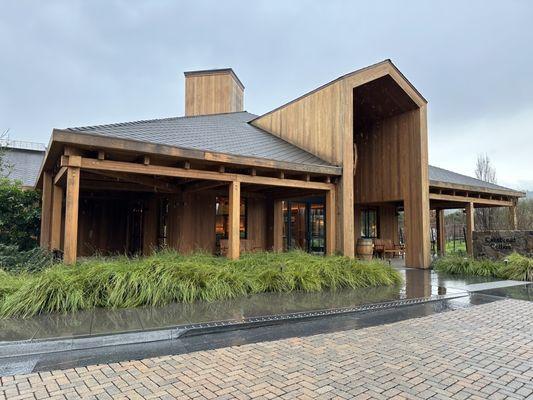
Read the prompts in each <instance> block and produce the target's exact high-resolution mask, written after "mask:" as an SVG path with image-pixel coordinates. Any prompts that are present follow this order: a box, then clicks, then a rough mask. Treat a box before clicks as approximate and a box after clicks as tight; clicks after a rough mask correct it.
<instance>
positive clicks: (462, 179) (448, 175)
mask: <svg viewBox="0 0 533 400" xmlns="http://www.w3.org/2000/svg"><path fill="white" fill-rule="evenodd" d="M429 180H430V181H437V182H444V183H451V184H456V185H465V186H472V187H474V188H476V187H477V188H483V189H494V190H507V191H513V192H516V190H514V189H509V188H506V187H503V186H500V185H496V184H494V183H490V182H485V181H482V180H480V179H476V178H472V177H471V176H467V175H462V174H458V173H457V172H453V171H449V170H447V169H444V168H439V167H434V166H433V165H430V166H429Z"/></svg>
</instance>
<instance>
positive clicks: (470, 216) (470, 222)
mask: <svg viewBox="0 0 533 400" xmlns="http://www.w3.org/2000/svg"><path fill="white" fill-rule="evenodd" d="M473 232H474V203H467V204H466V252H467V254H468V255H469V256H473V255H474V248H473V245H474V242H473V234H472V233H473Z"/></svg>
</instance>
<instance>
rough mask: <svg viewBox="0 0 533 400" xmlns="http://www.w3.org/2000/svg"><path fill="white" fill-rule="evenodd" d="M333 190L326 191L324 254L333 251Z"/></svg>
mask: <svg viewBox="0 0 533 400" xmlns="http://www.w3.org/2000/svg"><path fill="white" fill-rule="evenodd" d="M335 232H336V227H335V190H334V189H331V190H329V191H328V192H327V193H326V254H327V255H328V256H331V255H333V254H334V253H335Z"/></svg>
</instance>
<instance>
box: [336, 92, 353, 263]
mask: <svg viewBox="0 0 533 400" xmlns="http://www.w3.org/2000/svg"><path fill="white" fill-rule="evenodd" d="M343 96H344V98H342V99H341V102H342V103H343V104H344V107H346V109H347V110H350V111H348V112H346V113H345V116H344V121H343V122H344V123H343V125H342V126H341V129H342V133H341V134H342V178H341V181H340V185H339V189H340V190H339V192H338V199H337V202H338V207H339V225H341V229H340V233H341V234H340V235H339V236H340V237H339V240H340V248H341V251H342V254H343V255H344V256H346V257H350V258H354V257H355V230H354V221H355V218H354V172H355V169H356V163H357V155H355V154H354V151H356V150H357V149H356V148H355V146H354V140H353V130H354V118H355V115H354V114H355V110H354V107H353V97H354V96H353V85H352V84H351V83H346V82H345V88H344V90H343Z"/></svg>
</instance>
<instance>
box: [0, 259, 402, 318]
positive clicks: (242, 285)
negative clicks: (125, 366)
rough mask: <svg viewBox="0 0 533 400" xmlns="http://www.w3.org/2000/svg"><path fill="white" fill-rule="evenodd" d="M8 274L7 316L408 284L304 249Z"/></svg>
mask: <svg viewBox="0 0 533 400" xmlns="http://www.w3.org/2000/svg"><path fill="white" fill-rule="evenodd" d="M4 274H5V275H6V276H9V279H12V280H13V282H14V283H13V284H12V285H13V286H10V284H6V285H5V286H6V287H7V289H4V290H3V289H2V286H0V296H2V294H1V293H4V295H3V297H0V315H1V316H3V317H12V316H22V317H28V316H32V315H36V314H40V313H49V312H70V311H76V310H83V309H89V308H93V307H109V308H130V307H138V306H142V305H151V306H161V305H165V304H169V303H171V302H183V303H191V302H194V301H198V300H202V301H215V300H222V299H231V298H235V297H239V296H246V295H250V294H254V293H264V292H292V291H297V290H299V291H306V292H318V291H321V290H336V289H342V288H352V289H357V288H362V287H372V286H390V285H396V284H399V283H401V277H400V275H399V273H398V272H397V271H396V270H395V269H393V268H392V267H390V266H388V265H385V264H383V263H381V262H376V261H374V262H362V261H357V260H353V259H349V258H345V257H340V256H328V257H319V256H313V255H310V254H307V253H303V252H290V253H250V254H244V255H243V256H242V257H241V258H240V259H239V260H234V261H231V260H227V259H225V258H220V257H214V256H211V255H207V254H193V255H188V256H185V255H182V254H179V253H176V252H174V251H170V250H165V251H160V252H158V253H157V254H154V255H153V256H150V257H144V258H133V259H131V258H127V257H115V258H91V259H87V260H85V261H82V262H80V263H78V264H77V265H76V266H74V267H67V266H64V265H56V266H54V267H52V268H49V269H47V270H44V271H42V272H39V273H36V274H25V275H20V276H17V275H14V274H7V273H4ZM0 278H1V277H0ZM6 282H7V281H6ZM2 290H3V291H2Z"/></svg>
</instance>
